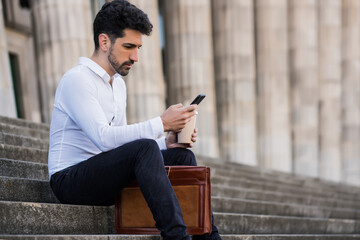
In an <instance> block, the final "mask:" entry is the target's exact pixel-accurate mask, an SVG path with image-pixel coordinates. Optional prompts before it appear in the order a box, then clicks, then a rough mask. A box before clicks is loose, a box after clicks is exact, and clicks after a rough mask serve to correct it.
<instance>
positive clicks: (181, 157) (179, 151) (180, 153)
mask: <svg viewBox="0 0 360 240" xmlns="http://www.w3.org/2000/svg"><path fill="white" fill-rule="evenodd" d="M174 151H176V153H175V154H176V156H177V163H176V164H177V165H186V166H197V163H196V157H195V154H194V153H193V152H192V151H191V150H189V149H186V148H175V149H174Z"/></svg>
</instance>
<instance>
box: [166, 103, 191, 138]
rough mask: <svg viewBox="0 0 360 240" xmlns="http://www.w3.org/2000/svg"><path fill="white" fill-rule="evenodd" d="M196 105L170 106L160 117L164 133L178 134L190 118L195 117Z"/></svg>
mask: <svg viewBox="0 0 360 240" xmlns="http://www.w3.org/2000/svg"><path fill="white" fill-rule="evenodd" d="M196 107H197V105H195V104H194V105H190V106H188V107H183V105H182V104H181V103H179V104H176V105H171V106H170V107H169V108H168V109H166V110H165V112H164V113H163V114H162V115H161V120H162V122H163V125H164V131H165V132H168V131H174V132H180V131H181V129H183V128H184V127H185V124H186V123H187V122H189V121H190V119H191V117H192V116H194V115H195V110H196Z"/></svg>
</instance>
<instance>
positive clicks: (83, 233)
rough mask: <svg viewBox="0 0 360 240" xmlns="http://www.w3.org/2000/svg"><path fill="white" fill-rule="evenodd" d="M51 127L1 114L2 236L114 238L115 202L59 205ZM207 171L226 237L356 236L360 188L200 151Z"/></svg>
mask: <svg viewBox="0 0 360 240" xmlns="http://www.w3.org/2000/svg"><path fill="white" fill-rule="evenodd" d="M48 134H49V126H48V125H44V124H35V123H31V122H27V121H23V120H18V119H10V118H6V117H0V239H64V240H65V239H67V240H70V239H71V240H73V239H93V240H95V239H96V240H98V239H108V240H110V239H118V240H125V239H131V240H143V239H154V240H155V239H156V240H160V237H159V236H135V235H116V234H115V222H114V207H95V206H76V205H64V204H60V203H59V202H58V201H57V199H56V198H55V197H54V195H53V194H52V192H51V189H50V186H49V183H48V173H47V164H46V163H47V149H48ZM199 164H201V165H207V166H210V167H211V169H212V195H213V197H212V204H213V205H212V206H213V211H214V215H215V221H216V224H217V226H218V227H219V230H220V232H221V233H222V237H223V239H228V240H229V239H235V240H245V239H246V240H255V239H256V240H274V239H279V240H300V239H313V240H314V239H317V240H330V239H331V240H347V239H360V188H358V187H354V186H348V185H342V184H335V183H331V182H325V181H320V180H318V179H312V178H305V177H296V176H293V175H291V174H285V173H281V172H274V171H259V170H258V169H256V168H253V167H249V166H244V165H238V164H233V163H226V164H225V163H220V162H219V161H216V160H214V159H207V158H202V157H199Z"/></svg>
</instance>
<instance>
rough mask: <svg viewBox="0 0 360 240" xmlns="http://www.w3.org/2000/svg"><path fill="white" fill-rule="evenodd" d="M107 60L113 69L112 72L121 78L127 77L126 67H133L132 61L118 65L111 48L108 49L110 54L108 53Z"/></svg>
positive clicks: (127, 69)
mask: <svg viewBox="0 0 360 240" xmlns="http://www.w3.org/2000/svg"><path fill="white" fill-rule="evenodd" d="M108 60H109V62H110V64H111V66H112V67H113V68H114V70H115V71H116V72H117V73H118V74H120V75H121V76H126V75H128V73H129V70H130V69H129V68H128V67H126V65H133V64H134V61H132V60H130V61H126V62H123V63H122V64H120V63H119V62H118V61H117V60H116V58H115V56H114V54H113V49H112V47H110V53H109V56H108Z"/></svg>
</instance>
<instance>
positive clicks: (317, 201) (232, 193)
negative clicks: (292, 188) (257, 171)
mask: <svg viewBox="0 0 360 240" xmlns="http://www.w3.org/2000/svg"><path fill="white" fill-rule="evenodd" d="M211 194H212V196H218V197H229V198H241V199H248V200H258V201H271V202H279V203H294V204H302V205H311V206H322V207H330V208H347V209H359V204H358V203H357V202H349V201H338V200H337V199H324V198H318V197H314V196H312V195H308V196H305V195H295V194H287V193H279V192H272V191H263V190H257V189H247V188H240V187H228V186H224V185H217V184H212V185H211Z"/></svg>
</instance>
